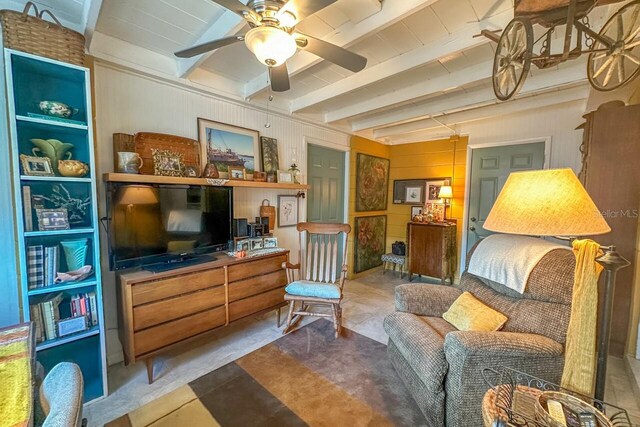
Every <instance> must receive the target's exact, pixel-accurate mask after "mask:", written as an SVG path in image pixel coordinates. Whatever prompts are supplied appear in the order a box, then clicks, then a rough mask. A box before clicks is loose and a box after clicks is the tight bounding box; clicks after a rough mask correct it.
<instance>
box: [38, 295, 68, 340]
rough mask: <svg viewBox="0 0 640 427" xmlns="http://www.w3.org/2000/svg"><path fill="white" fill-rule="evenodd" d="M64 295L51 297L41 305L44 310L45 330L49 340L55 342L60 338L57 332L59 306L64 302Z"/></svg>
mask: <svg viewBox="0 0 640 427" xmlns="http://www.w3.org/2000/svg"><path fill="white" fill-rule="evenodd" d="M63 298H64V294H62V293H58V294H54V295H49V296H47V297H46V298H45V300H44V301H42V302H41V303H40V307H41V309H42V317H44V330H45V335H46V337H47V340H53V339H56V338H57V337H58V334H57V332H56V330H57V328H56V323H57V322H58V320H60V311H59V310H58V306H59V305H60V303H61V302H62V299H63Z"/></svg>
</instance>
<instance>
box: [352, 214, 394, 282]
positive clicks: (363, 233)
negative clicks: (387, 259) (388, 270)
mask: <svg viewBox="0 0 640 427" xmlns="http://www.w3.org/2000/svg"><path fill="white" fill-rule="evenodd" d="M386 236H387V216H386V215H378V216H364V217H359V218H356V230H355V243H354V246H355V248H354V259H355V260H354V271H355V272H356V273H361V272H363V271H366V270H370V269H372V268H375V267H378V266H380V265H382V260H381V257H382V255H384V253H385V246H386V243H387V242H386V240H387V237H386Z"/></svg>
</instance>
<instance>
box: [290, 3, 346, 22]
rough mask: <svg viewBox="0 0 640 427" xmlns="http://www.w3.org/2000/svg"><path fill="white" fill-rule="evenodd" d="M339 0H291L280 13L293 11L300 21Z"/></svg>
mask: <svg viewBox="0 0 640 427" xmlns="http://www.w3.org/2000/svg"><path fill="white" fill-rule="evenodd" d="M336 1H337V0H289V2H288V3H287V4H285V5H284V6H283V7H282V8H281V9H280V11H279V12H278V13H284V12H291V13H293V14H294V15H295V16H296V21H297V22H300V21H302V20H303V19H304V18H306V17H307V16H309V15H313V14H314V13H316V12H317V11H319V10H322V9H324V8H325V7H327V6H329V5H331V4H333V3H335V2H336Z"/></svg>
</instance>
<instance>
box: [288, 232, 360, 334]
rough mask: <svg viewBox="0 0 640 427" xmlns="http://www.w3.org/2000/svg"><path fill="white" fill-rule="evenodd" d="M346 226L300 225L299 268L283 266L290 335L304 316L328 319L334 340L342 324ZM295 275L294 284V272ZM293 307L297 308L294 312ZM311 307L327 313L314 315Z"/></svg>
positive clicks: (291, 265)
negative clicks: (285, 272)
mask: <svg viewBox="0 0 640 427" xmlns="http://www.w3.org/2000/svg"><path fill="white" fill-rule="evenodd" d="M350 231H351V226H350V225H349V224H322V223H310V222H307V223H300V224H298V232H299V233H300V255H299V258H298V259H299V263H298V264H295V265H293V264H290V263H285V264H283V268H285V269H286V271H287V282H288V285H287V287H286V288H285V291H286V294H285V296H284V299H285V301H289V313H288V316H287V326H286V327H285V329H284V331H283V333H285V334H286V333H287V332H289V331H291V329H293V328H294V327H295V325H296V324H297V323H298V321H300V319H302V317H303V316H315V317H328V318H331V319H332V320H333V324H334V327H335V335H336V338H338V336H339V335H340V331H341V324H342V308H341V306H340V303H341V302H342V288H343V286H344V281H345V277H346V273H347V265H346V264H345V263H344V260H345V259H346V252H347V236H348V235H349V232H350ZM296 271H297V272H298V274H297V276H298V279H297V280H296V277H295V276H296V274H295V272H296ZM296 305H298V306H299V307H298V308H296ZM311 307H329V308H330V313H322V312H313V311H310V310H309V309H310V308H311Z"/></svg>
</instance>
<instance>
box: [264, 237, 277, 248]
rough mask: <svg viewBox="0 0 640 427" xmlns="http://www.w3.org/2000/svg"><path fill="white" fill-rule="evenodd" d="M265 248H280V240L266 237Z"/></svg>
mask: <svg viewBox="0 0 640 427" xmlns="http://www.w3.org/2000/svg"><path fill="white" fill-rule="evenodd" d="M263 247H264V248H265V249H270V248H277V247H278V238H277V237H265V238H264V243H263Z"/></svg>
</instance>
